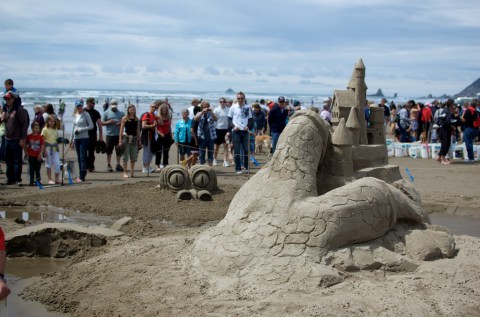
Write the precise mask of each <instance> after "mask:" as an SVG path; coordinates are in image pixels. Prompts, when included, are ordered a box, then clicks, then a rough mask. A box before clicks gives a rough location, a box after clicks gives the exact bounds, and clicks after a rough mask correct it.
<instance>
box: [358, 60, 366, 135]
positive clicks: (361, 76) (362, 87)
mask: <svg viewBox="0 0 480 317" xmlns="http://www.w3.org/2000/svg"><path fill="white" fill-rule="evenodd" d="M355 76H356V79H357V80H356V83H355V107H356V108H357V109H358V115H359V117H360V120H359V123H360V131H359V132H360V144H368V139H367V122H366V121H365V119H364V118H365V105H366V104H367V85H366V84H365V65H364V64H363V60H362V59H359V60H358V62H357V63H356V64H355Z"/></svg>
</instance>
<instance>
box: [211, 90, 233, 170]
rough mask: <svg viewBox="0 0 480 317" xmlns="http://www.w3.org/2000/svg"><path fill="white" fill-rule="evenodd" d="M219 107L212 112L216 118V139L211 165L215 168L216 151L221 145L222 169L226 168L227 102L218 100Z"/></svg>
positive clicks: (221, 99) (223, 99)
mask: <svg viewBox="0 0 480 317" xmlns="http://www.w3.org/2000/svg"><path fill="white" fill-rule="evenodd" d="M219 103H220V105H219V106H218V107H217V108H215V110H213V113H214V114H215V116H216V117H217V121H216V122H215V124H216V133H217V137H216V139H215V150H214V154H213V165H214V166H217V165H218V163H217V156H218V151H219V150H220V146H221V145H222V144H223V167H228V166H230V164H228V146H227V143H226V141H225V136H226V135H227V133H228V111H229V108H228V107H227V101H226V100H225V98H223V97H222V98H220V100H219Z"/></svg>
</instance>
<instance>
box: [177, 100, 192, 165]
mask: <svg viewBox="0 0 480 317" xmlns="http://www.w3.org/2000/svg"><path fill="white" fill-rule="evenodd" d="M188 114H189V112H188V109H183V110H182V119H181V120H178V121H177V123H176V124H175V129H174V130H173V140H174V141H175V144H176V145H177V147H178V154H179V155H180V162H181V164H182V165H183V166H187V160H185V156H186V157H187V158H188V157H190V154H191V151H190V142H191V139H192V132H191V128H192V120H191V119H190V118H188ZM188 163H190V162H188ZM188 167H190V166H189V165H188Z"/></svg>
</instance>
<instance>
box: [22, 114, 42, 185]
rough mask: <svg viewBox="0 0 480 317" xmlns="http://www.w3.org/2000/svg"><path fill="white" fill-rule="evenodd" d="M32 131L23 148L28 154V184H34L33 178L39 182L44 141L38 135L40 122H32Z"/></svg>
mask: <svg viewBox="0 0 480 317" xmlns="http://www.w3.org/2000/svg"><path fill="white" fill-rule="evenodd" d="M31 128H32V133H31V134H29V135H27V139H26V142H25V150H26V152H27V155H28V167H29V170H30V186H35V180H37V181H38V182H40V167H41V166H42V160H43V154H42V153H43V151H44V150H45V142H44V140H43V137H42V136H41V135H40V124H39V123H38V122H33V123H32V125H31Z"/></svg>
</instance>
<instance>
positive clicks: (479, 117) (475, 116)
mask: <svg viewBox="0 0 480 317" xmlns="http://www.w3.org/2000/svg"><path fill="white" fill-rule="evenodd" d="M470 111H471V112H472V121H473V127H474V128H475V129H478V128H480V114H479V113H478V111H476V110H473V109H471V110H470Z"/></svg>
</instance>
